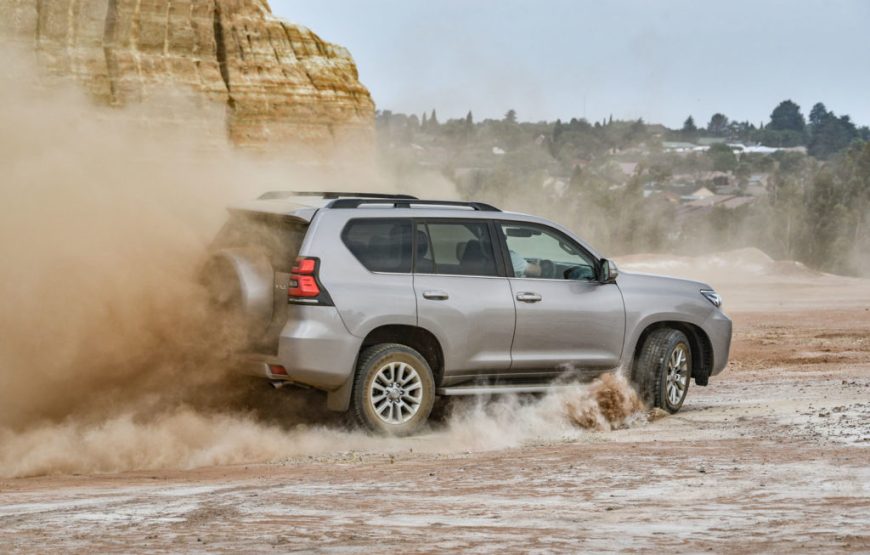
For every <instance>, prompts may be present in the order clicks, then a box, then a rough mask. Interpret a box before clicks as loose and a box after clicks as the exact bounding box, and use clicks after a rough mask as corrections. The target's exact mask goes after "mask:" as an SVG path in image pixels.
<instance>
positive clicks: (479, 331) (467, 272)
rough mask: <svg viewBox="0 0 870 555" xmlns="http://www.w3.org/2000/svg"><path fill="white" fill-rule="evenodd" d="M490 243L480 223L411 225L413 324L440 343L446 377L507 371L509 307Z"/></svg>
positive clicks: (488, 227) (489, 231) (487, 226)
mask: <svg viewBox="0 0 870 555" xmlns="http://www.w3.org/2000/svg"><path fill="white" fill-rule="evenodd" d="M494 239H495V237H494V228H493V227H492V224H491V223H490V222H488V221H486V220H481V219H467V220H463V219H450V220H446V219H430V220H418V222H417V228H416V237H415V246H414V249H415V261H414V293H415V295H416V299H417V316H418V325H419V326H421V327H423V328H425V329H428V330H429V331H431V332H432V333H434V334H435V336H436V337H438V339H439V340H440V341H441V346H442V349H443V352H444V359H445V360H444V362H445V377H447V378H456V377H463V376H469V377H472V376H477V375H481V374H499V373H504V372H507V371H508V370H509V369H510V365H511V343H512V340H513V334H514V318H515V308H514V302H513V297H512V295H511V287H510V284H509V283H508V280H507V277H505V275H504V274H505V269H504V263H503V262H502V260H501V257H500V252H499V251H498V250H497V248H498V247H497V246H496V245H497V243H496V241H495V240H494Z"/></svg>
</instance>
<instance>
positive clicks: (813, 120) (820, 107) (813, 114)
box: [810, 102, 830, 126]
mask: <svg viewBox="0 0 870 555" xmlns="http://www.w3.org/2000/svg"><path fill="white" fill-rule="evenodd" d="M829 115H830V114H829V113H828V109H827V108H825V105H824V104H822V103H821V102H816V103H815V104H814V105H813V108H812V110H810V125H813V126H815V125H819V124H820V123H822V122H823V121H825V120H826V119H827V118H828V116H829Z"/></svg>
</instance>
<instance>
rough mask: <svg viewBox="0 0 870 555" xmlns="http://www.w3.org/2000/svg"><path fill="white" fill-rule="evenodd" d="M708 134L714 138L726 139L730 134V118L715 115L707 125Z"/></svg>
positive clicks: (723, 115)
mask: <svg viewBox="0 0 870 555" xmlns="http://www.w3.org/2000/svg"><path fill="white" fill-rule="evenodd" d="M707 132H708V133H710V134H711V135H713V136H714V137H724V136H725V135H726V134H727V133H728V118H727V117H726V116H725V114H720V113H716V114H713V117H711V118H710V123H708V124H707Z"/></svg>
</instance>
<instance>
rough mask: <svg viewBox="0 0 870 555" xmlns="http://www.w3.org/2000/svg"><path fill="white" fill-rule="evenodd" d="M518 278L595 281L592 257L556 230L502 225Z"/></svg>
mask: <svg viewBox="0 0 870 555" xmlns="http://www.w3.org/2000/svg"><path fill="white" fill-rule="evenodd" d="M500 225H501V230H502V233H504V235H505V240H506V241H507V247H508V251H509V253H510V266H511V267H512V268H513V272H514V276H515V277H523V278H545V279H584V280H594V279H595V263H594V261H593V260H592V257H591V256H589V255H588V254H587V253H586V252H584V251H582V250H580V248H579V247H577V246H576V245H575V244H574V242H573V241H570V240H569V239H568V238H567V237H565V236H563V235H562V234H561V233H558V232H557V231H556V230H548V229H547V228H544V227H540V226H535V225H528V224H500Z"/></svg>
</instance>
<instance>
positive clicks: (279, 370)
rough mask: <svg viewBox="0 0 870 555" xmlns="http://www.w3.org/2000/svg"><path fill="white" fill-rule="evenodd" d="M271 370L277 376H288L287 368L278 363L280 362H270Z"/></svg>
mask: <svg viewBox="0 0 870 555" xmlns="http://www.w3.org/2000/svg"><path fill="white" fill-rule="evenodd" d="M269 372H271V373H272V374H273V375H275V376H286V375H287V369H286V368H284V367H283V366H280V365H278V364H270V365H269Z"/></svg>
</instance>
